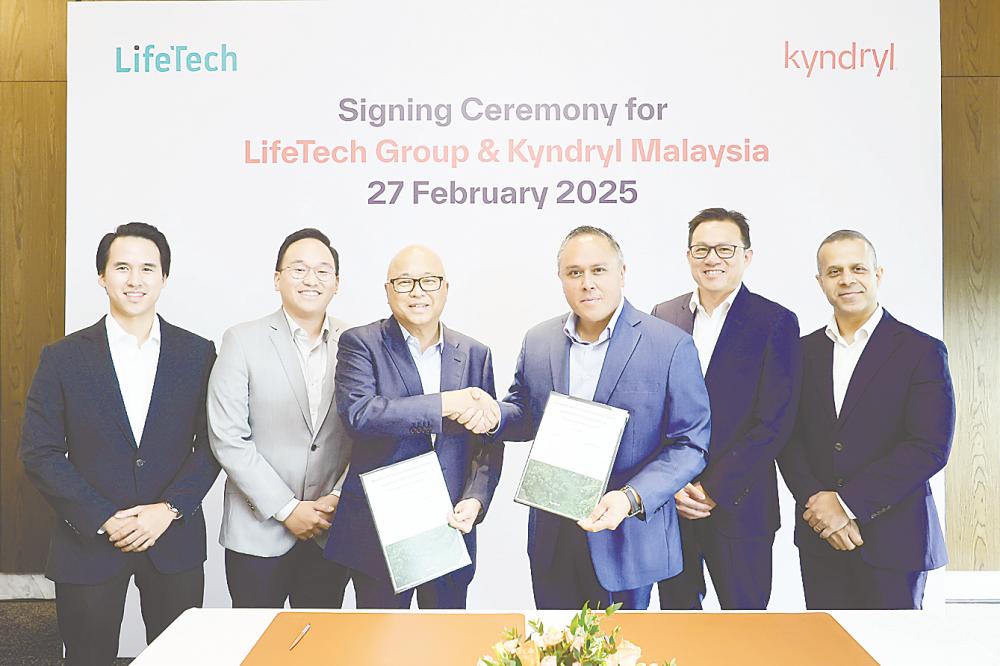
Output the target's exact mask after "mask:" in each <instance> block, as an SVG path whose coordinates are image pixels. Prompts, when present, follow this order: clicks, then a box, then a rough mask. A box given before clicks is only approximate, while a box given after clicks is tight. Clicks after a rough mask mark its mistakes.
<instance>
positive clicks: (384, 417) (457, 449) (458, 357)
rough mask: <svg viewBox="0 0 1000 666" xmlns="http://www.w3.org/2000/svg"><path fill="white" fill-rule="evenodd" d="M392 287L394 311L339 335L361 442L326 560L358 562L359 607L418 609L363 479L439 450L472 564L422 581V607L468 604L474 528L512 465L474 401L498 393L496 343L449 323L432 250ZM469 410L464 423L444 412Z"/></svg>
mask: <svg viewBox="0 0 1000 666" xmlns="http://www.w3.org/2000/svg"><path fill="white" fill-rule="evenodd" d="M385 290H386V296H387V298H388V302H389V308H390V310H392V316H391V317H389V318H388V319H382V320H379V321H376V322H373V323H371V324H368V325H367V326H360V327H358V328H353V329H350V330H347V331H345V332H344V333H343V335H341V337H340V348H339V350H338V352H337V375H336V397H337V400H336V403H337V409H338V411H339V412H340V414H341V416H342V417H343V419H344V421H345V422H346V423H347V424H348V426H349V427H350V428H351V429H352V430H353V431H354V432H355V433H356V438H355V443H354V452H353V454H352V458H351V467H350V469H349V471H348V474H347V478H346V480H345V481H344V487H343V491H342V493H341V498H340V505H339V507H338V510H337V513H336V515H335V516H334V518H333V524H332V526H331V527H330V538H329V540H328V541H327V545H326V556H327V557H328V558H329V559H332V560H334V561H336V562H338V563H340V564H342V565H344V566H346V567H348V568H349V570H350V572H351V578H352V579H353V581H354V590H355V593H356V595H357V604H358V608H409V607H410V602H411V600H412V598H413V590H407V591H405V592H402V593H400V594H395V593H394V591H393V587H392V585H391V583H390V579H389V572H388V569H387V567H386V563H385V557H384V556H383V554H382V550H381V547H380V545H379V540H378V535H377V533H376V531H375V525H374V522H373V519H372V514H371V510H370V509H369V507H368V503H367V501H366V499H365V495H364V490H363V488H362V486H361V479H360V475H361V474H364V473H365V472H370V471H372V470H374V469H378V468H380V467H384V466H386V465H391V464H393V463H396V462H399V461H401V460H406V459H408V458H412V457H414V456H417V455H421V454H423V453H427V452H429V451H434V452H436V453H437V457H438V459H439V461H440V463H441V470H442V472H444V478H445V483H446V485H447V487H448V493H449V495H450V496H451V501H452V504H453V505H454V511H453V513H452V515H451V516H450V519H449V523H450V524H451V525H452V527H455V528H456V529H458V530H460V531H461V532H462V533H464V535H465V543H466V545H467V546H468V549H469V555H470V556H471V558H472V564H471V565H469V566H466V567H464V568H462V569H459V570H458V571H454V572H452V573H450V574H446V575H444V576H441V577H439V578H436V579H434V580H432V581H430V582H428V583H424V584H423V585H420V586H418V587H417V588H416V593H417V603H418V604H419V605H420V607H421V608H465V605H466V591H467V588H468V586H469V583H470V582H471V581H472V577H473V574H474V573H475V560H476V535H475V530H474V525H475V524H477V523H478V522H480V521H481V520H482V519H483V517H484V516H485V514H486V510H487V509H488V508H489V504H490V500H491V499H492V497H493V491H494V490H495V489H496V485H497V481H498V480H499V478H500V466H501V463H502V462H503V445H502V444H501V443H490V444H489V445H487V444H486V442H485V440H484V437H483V436H482V434H483V433H485V432H486V430H487V429H489V428H490V427H493V426H495V424H496V421H497V420H498V418H499V413H498V412H492V413H491V415H490V417H489V418H488V419H486V420H484V419H483V413H482V412H483V411H484V410H483V409H482V408H480V407H477V402H476V401H475V400H474V398H473V394H475V395H477V396H482V397H485V396H486V394H488V395H489V396H493V395H495V389H494V386H493V362H492V359H491V355H490V350H489V348H488V347H487V346H486V345H483V344H482V343H480V342H477V341H476V340H473V339H472V338H470V337H468V336H466V335H462V334H461V333H459V332H457V331H454V330H452V329H450V328H447V327H445V326H444V325H442V324H441V312H442V311H443V309H444V305H445V301H446V300H447V297H448V281H447V278H446V277H445V271H444V266H443V264H442V262H441V259H440V258H439V257H438V256H437V255H436V254H435V253H434V252H432V251H431V250H429V249H428V248H425V247H422V246H410V247H407V248H404V249H403V250H402V251H400V252H399V254H397V255H396V256H395V257H394V258H393V260H392V262H391V263H390V264H389V270H388V275H387V279H386V283H385ZM472 389H475V390H472ZM490 401H491V402H492V398H490ZM478 404H481V401H480V403H478ZM466 411H469V412H470V413H469V415H468V416H466V417H465V418H463V421H465V422H466V427H463V426H462V425H459V424H458V423H454V422H453V420H450V419H449V418H446V417H459V416H460V415H462V414H465V412H466ZM471 416H475V418H474V419H471V418H470V417H471Z"/></svg>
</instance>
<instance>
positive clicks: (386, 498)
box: [361, 451, 472, 594]
mask: <svg viewBox="0 0 1000 666" xmlns="http://www.w3.org/2000/svg"><path fill="white" fill-rule="evenodd" d="M361 485H362V487H363V488H364V490H365V496H366V497H367V498H368V506H369V507H371V510H372V517H373V518H374V520H375V530H376V532H378V537H379V542H380V543H381V544H382V552H383V554H384V555H385V562H386V565H388V567H389V577H390V578H391V580H392V587H393V590H395V592H396V594H399V593H400V592H403V591H404V590H409V589H410V588H413V587H416V586H417V585H420V584H421V583H426V582H427V581H429V580H434V579H435V578H438V577H439V576H443V575H445V574H447V573H451V572H452V571H455V570H456V569H461V568H462V567H464V566H468V565H470V564H472V560H471V559H470V558H469V551H468V549H467V548H466V547H465V540H464V539H463V538H462V534H461V532H459V531H458V530H456V529H455V528H453V527H451V526H449V525H448V515H449V514H450V513H451V510H452V505H451V498H450V497H449V496H448V487H447V485H445V481H444V473H443V472H442V471H441V464H440V463H439V462H438V457H437V454H436V453H434V452H433V451H431V452H429V453H425V454H423V455H419V456H416V457H414V458H409V459H408V460H403V461H401V462H398V463H395V464H393V465H388V466H386V467H382V468H379V469H376V470H373V471H371V472H366V473H365V474H362V475H361Z"/></svg>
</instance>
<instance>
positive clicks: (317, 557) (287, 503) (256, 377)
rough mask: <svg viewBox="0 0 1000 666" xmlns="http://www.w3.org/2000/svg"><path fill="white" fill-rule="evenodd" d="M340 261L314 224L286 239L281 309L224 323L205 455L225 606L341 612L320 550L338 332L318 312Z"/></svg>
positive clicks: (342, 459)
mask: <svg viewBox="0 0 1000 666" xmlns="http://www.w3.org/2000/svg"><path fill="white" fill-rule="evenodd" d="M339 281H340V258H339V256H338V254H337V251H336V250H335V249H334V248H333V247H332V246H331V245H330V240H329V239H328V238H327V237H326V236H325V235H324V234H323V233H322V232H320V231H318V230H316V229H302V230H300V231H296V232H295V233H293V234H291V235H290V236H288V237H287V238H286V239H285V241H284V242H283V243H282V244H281V248H280V249H279V250H278V260H277V263H276V264H275V272H274V287H275V290H276V291H278V292H279V293H280V294H281V308H280V309H279V310H278V311H277V312H274V313H272V314H270V315H268V316H266V317H264V318H262V319H258V320H256V321H251V322H247V323H244V324H239V325H238V326H234V327H233V328H231V329H229V330H228V331H226V333H225V335H224V336H223V338H222V347H221V349H220V351H219V358H218V361H217V362H216V364H215V367H214V368H213V370H212V376H211V379H210V381H209V387H208V425H209V440H210V442H211V445H212V451H213V452H214V453H215V456H216V458H218V460H219V463H221V465H222V467H223V469H224V470H225V471H226V473H227V474H228V476H229V478H228V479H227V480H226V493H225V505H224V509H223V517H222V531H221V534H220V535H219V541H220V543H221V544H222V545H223V546H224V547H225V549H226V580H227V583H228V586H229V594H230V596H232V599H233V607H237V608H280V607H282V606H284V604H285V600H286V599H288V600H289V601H290V603H291V605H292V606H293V607H297V608H333V607H337V608H339V607H340V606H341V604H342V603H343V600H344V588H345V587H346V586H347V581H348V574H347V570H346V569H345V568H344V567H342V566H341V565H339V564H337V563H335V562H331V561H329V560H326V559H324V558H323V546H324V545H325V542H326V530H327V529H328V528H329V527H330V521H331V520H332V518H333V514H334V512H335V511H336V509H337V504H338V502H339V484H340V483H342V477H343V476H344V474H345V472H346V470H347V465H348V463H349V461H350V451H351V448H350V447H351V443H350V442H351V440H350V435H349V433H348V431H347V430H346V429H345V428H344V425H343V422H342V421H341V419H340V417H339V416H338V414H337V408H336V405H335V404H334V391H333V378H334V370H335V368H336V363H337V340H338V338H339V336H340V332H341V331H342V330H344V329H345V328H346V326H345V324H344V323H343V322H340V321H338V320H336V319H333V318H332V317H329V316H328V315H327V313H326V309H327V306H328V305H329V304H330V300H331V299H332V298H333V296H334V294H336V293H337V288H338V287H339Z"/></svg>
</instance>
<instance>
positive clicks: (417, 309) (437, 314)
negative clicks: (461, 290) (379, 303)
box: [385, 245, 448, 337]
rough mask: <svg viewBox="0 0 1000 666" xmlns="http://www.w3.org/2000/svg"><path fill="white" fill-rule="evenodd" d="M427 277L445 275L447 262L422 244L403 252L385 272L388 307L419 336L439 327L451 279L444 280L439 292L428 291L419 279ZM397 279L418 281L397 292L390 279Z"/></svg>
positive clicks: (404, 324)
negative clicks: (408, 290)
mask: <svg viewBox="0 0 1000 666" xmlns="http://www.w3.org/2000/svg"><path fill="white" fill-rule="evenodd" d="M425 277H441V278H443V277H445V272H444V264H443V263H442V261H441V257H439V256H437V254H435V253H434V252H433V251H431V250H429V249H428V248H425V247H422V246H419V245H413V246H410V247H407V248H404V249H403V250H402V251H400V253H399V254H397V255H396V256H395V257H393V259H392V261H391V262H390V263H389V270H388V271H387V273H386V284H385V295H386V299H387V300H388V302H389V309H390V310H392V314H393V316H395V317H396V321H398V322H399V323H400V324H401V325H402V326H403V327H404V328H405V329H406V330H407V331H409V332H410V333H412V334H413V335H417V336H418V337H419V334H420V332H421V331H424V332H430V331H434V330H436V329H437V327H438V323H439V322H440V321H441V312H442V311H444V304H445V302H446V301H447V300H448V280H446V279H445V280H443V281H442V282H441V287H440V288H439V289H438V290H437V291H433V290H432V291H425V290H424V289H423V287H421V286H420V284H419V280H420V278H425ZM398 278H412V279H413V280H415V281H416V282H415V283H414V285H413V290H412V291H410V292H409V293H399V292H397V291H396V290H395V289H394V288H393V286H392V284H391V282H390V281H391V280H396V279H398Z"/></svg>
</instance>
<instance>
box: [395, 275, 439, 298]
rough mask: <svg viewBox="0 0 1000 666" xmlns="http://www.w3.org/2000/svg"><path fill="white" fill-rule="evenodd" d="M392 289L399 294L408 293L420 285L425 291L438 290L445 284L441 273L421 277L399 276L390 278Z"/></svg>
mask: <svg viewBox="0 0 1000 666" xmlns="http://www.w3.org/2000/svg"><path fill="white" fill-rule="evenodd" d="M389 284H391V285H392V290H393V291H394V292H396V293H397V294H408V293H410V292H411V291H413V290H414V289H416V288H417V285H418V284H419V285H420V288H421V289H422V290H423V291H437V290H438V289H440V288H441V285H442V284H444V277H443V276H441V275H425V276H423V277H421V278H409V277H398V278H393V279H391V280H389Z"/></svg>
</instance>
